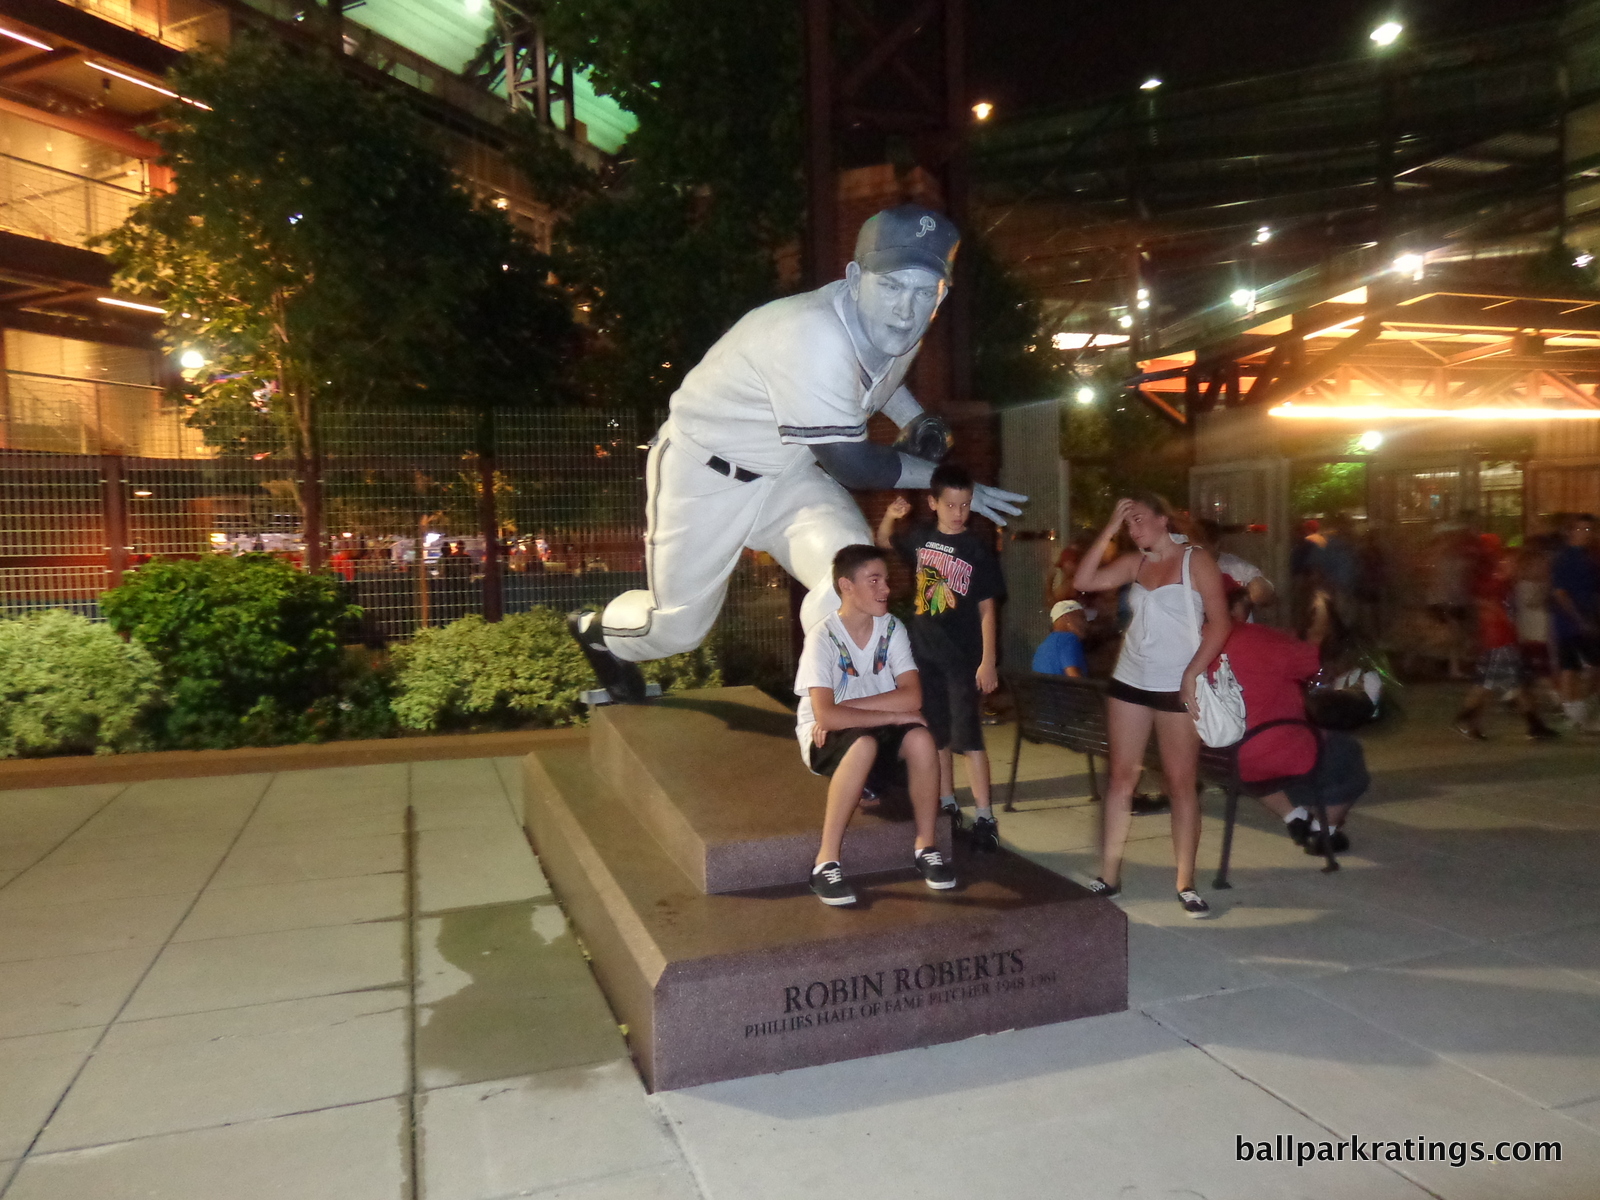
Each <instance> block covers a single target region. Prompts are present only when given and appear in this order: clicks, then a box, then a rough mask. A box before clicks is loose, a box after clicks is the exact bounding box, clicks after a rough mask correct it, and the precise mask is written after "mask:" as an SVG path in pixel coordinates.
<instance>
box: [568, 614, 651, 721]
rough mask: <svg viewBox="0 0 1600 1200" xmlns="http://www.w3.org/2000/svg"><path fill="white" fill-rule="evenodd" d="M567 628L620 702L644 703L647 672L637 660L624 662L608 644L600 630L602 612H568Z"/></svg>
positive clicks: (608, 689) (596, 672) (612, 694)
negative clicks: (640, 667)
mask: <svg viewBox="0 0 1600 1200" xmlns="http://www.w3.org/2000/svg"><path fill="white" fill-rule="evenodd" d="M567 631H568V632H569V633H571V634H572V640H573V641H575V642H577V643H578V645H579V647H581V648H582V650H583V656H584V658H586V659H588V660H589V669H590V670H591V671H593V672H594V677H595V679H596V680H597V681H598V682H599V684H600V686H601V687H603V688H605V690H606V693H607V694H608V695H609V696H610V697H611V700H612V702H613V703H616V704H643V703H644V701H645V682H644V675H643V673H642V672H640V670H639V665H638V664H637V663H631V662H624V661H623V660H622V659H620V658H618V657H617V656H616V655H615V654H613V653H611V651H610V649H609V648H608V647H607V646H606V639H605V634H604V633H602V632H601V630H600V614H599V613H597V612H589V611H588V610H586V609H579V610H577V611H576V612H570V613H568V614H567Z"/></svg>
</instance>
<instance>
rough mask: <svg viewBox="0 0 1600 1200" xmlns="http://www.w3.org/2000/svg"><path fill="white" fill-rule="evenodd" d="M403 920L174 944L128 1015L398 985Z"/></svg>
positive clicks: (402, 957)
mask: <svg viewBox="0 0 1600 1200" xmlns="http://www.w3.org/2000/svg"><path fill="white" fill-rule="evenodd" d="M401 924H402V923H401V922H398V921H387V922H378V923H374V924H371V925H336V926H330V927H327V928H323V929H294V930H287V931H283V932H277V933H256V934H250V935H248V936H244V937H230V938H213V939H211V940H209V941H203V942H174V943H172V944H171V945H169V946H168V947H167V948H166V949H165V950H163V951H162V952H161V957H160V958H159V959H157V960H156V964H155V966H154V967H152V968H151V970H150V974H149V976H148V977H147V978H146V979H145V981H144V983H143V984H142V985H141V986H140V988H139V990H138V992H137V993H135V994H134V997H133V999H132V1001H130V1002H129V1004H128V1008H127V1011H126V1012H125V1013H124V1014H123V1019H124V1020H129V1021H135V1020H142V1019H144V1018H147V1017H165V1016H174V1015H177V1014H179V1013H196V1012H205V1011H208V1010H210V1009H216V1008H238V1007H242V1006H244V1005H247V1004H266V1003H269V1002H271V1001H273V1000H298V999H303V998H306V997H310V996H330V995H334V994H336V993H338V992H349V991H355V990H357V989H361V988H390V987H393V988H400V987H402V986H403V984H404V982H405V977H406V975H405V931H404V929H402V928H401ZM56 961H59V960H56Z"/></svg>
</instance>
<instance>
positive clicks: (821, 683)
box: [794, 612, 917, 767]
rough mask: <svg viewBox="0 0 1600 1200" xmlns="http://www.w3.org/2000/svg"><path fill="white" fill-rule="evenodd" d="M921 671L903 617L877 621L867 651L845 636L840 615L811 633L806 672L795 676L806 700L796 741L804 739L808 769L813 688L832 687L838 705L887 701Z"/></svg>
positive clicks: (802, 670)
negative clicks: (904, 679) (901, 680)
mask: <svg viewBox="0 0 1600 1200" xmlns="http://www.w3.org/2000/svg"><path fill="white" fill-rule="evenodd" d="M916 669H917V663H916V660H915V659H914V658H912V657H911V639H910V638H908V637H907V636H906V627H905V624H904V622H902V621H900V620H899V619H898V618H896V617H894V616H891V615H889V614H885V615H883V616H881V617H874V618H873V619H872V636H871V637H869V638H868V639H867V644H866V645H865V646H858V645H856V644H855V641H854V639H852V638H851V637H850V634H849V633H847V632H846V631H845V627H844V624H843V622H841V621H840V620H839V614H838V613H836V612H831V613H829V614H828V616H827V619H826V620H824V621H823V622H822V623H821V624H820V625H817V626H816V627H815V628H813V629H812V630H811V632H810V633H808V634H806V645H805V649H804V650H802V651H801V652H800V669H799V670H798V671H797V672H796V673H795V677H794V690H795V695H797V696H799V697H800V708H799V711H798V713H797V716H798V717H799V725H798V727H797V728H796V730H795V736H796V737H797V738H799V740H800V758H801V760H802V761H803V762H804V763H805V764H806V766H807V767H809V766H810V765H811V746H812V741H811V739H812V737H813V735H814V734H815V732H816V728H817V718H816V714H815V713H814V712H813V711H812V708H811V689H812V688H814V687H825V688H832V689H833V700H834V703H835V704H837V703H839V702H840V701H843V700H859V699H860V698H862V697H863V696H881V695H883V693H885V692H892V691H894V689H895V679H896V677H898V676H900V675H904V674H905V673H906V672H907V671H915V670H916Z"/></svg>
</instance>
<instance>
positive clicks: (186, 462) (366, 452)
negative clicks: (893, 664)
mask: <svg viewBox="0 0 1600 1200" xmlns="http://www.w3.org/2000/svg"><path fill="white" fill-rule="evenodd" d="M29 386H31V385H30V384H29V383H28V381H26V380H21V379H19V378H18V373H16V372H13V373H11V395H12V397H13V408H12V412H13V413H14V414H16V413H19V406H17V405H16V404H15V401H16V400H17V399H19V398H20V395H21V394H22V393H23V392H24V391H25V389H26V388H27V387H29ZM95 386H97V387H99V388H100V389H106V388H107V387H108V385H105V384H98V385H95ZM80 399H81V398H80ZM75 411H82V405H81V404H80V405H78V406H77V408H76V409H75ZM60 424H61V425H65V424H67V423H66V422H62V423H60ZM158 424H159V425H161V426H162V427H164V426H165V424H166V423H165V422H159V423H158ZM172 425H173V432H174V434H176V435H177V436H163V437H161V438H152V437H149V436H146V437H143V438H138V439H115V438H104V439H102V438H101V437H100V436H99V432H98V427H97V428H86V427H85V426H84V425H83V424H82V423H80V424H79V425H78V426H77V427H75V428H74V431H73V434H72V438H73V439H75V440H76V443H77V446H78V447H85V446H87V447H92V448H96V449H102V450H103V449H105V448H120V447H121V446H122V445H124V444H132V445H136V446H138V447H139V448H146V447H148V448H149V449H157V448H161V449H165V450H167V454H166V455H161V454H150V453H144V454H137V453H123V454H116V453H104V452H102V453H78V454H73V453H51V452H49V451H46V450H34V451H21V450H0V545H3V547H4V550H3V552H0V610H3V611H4V612H5V613H7V614H16V613H18V612H24V611H28V610H30V609H35V608H40V607H63V608H70V609H73V610H74V611H78V612H83V613H86V614H87V615H89V616H91V617H96V616H98V606H97V602H96V598H97V596H98V594H99V593H100V592H101V591H103V590H104V589H105V588H106V587H108V586H110V585H111V584H112V582H113V580H114V579H115V578H116V577H117V573H118V572H119V571H120V570H121V569H123V568H128V569H137V567H138V565H139V564H140V563H142V562H145V561H148V559H149V558H151V557H153V556H157V555H163V556H178V557H195V556H199V555H202V554H242V553H251V552H263V553H272V554H279V555H284V556H286V557H290V558H292V559H294V560H295V561H303V558H304V554H305V543H304V540H303V536H302V535H303V530H302V523H301V516H300V511H301V510H300V492H301V489H302V487H303V486H304V480H303V478H302V476H301V473H300V471H299V469H298V463H297V461H296V459H295V457H294V455H293V454H292V452H290V451H289V450H288V449H287V447H286V446H284V445H282V444H281V443H279V444H277V447H276V448H271V447H272V446H273V445H274V443H273V441H272V439H271V438H270V437H268V438H263V437H260V436H256V437H253V438H252V439H251V440H250V442H249V446H250V451H249V452H242V451H241V452H239V453H231V452H228V451H226V450H225V451H223V452H221V453H218V452H216V451H214V450H205V449H201V448H200V447H199V446H198V439H197V438H196V437H195V435H194V431H193V430H190V429H188V428H187V427H183V428H182V429H181V433H180V432H179V423H178V422H176V421H174V422H172ZM655 425H656V418H655V417H654V416H652V415H650V414H642V415H641V414H638V413H634V412H604V411H593V410H551V411H538V412H513V413H500V414H496V415H495V416H494V417H493V418H492V419H490V420H489V421H488V422H481V421H480V418H478V417H477V416H475V415H473V414H466V413H459V412H452V411H446V410H440V409H428V408H415V409H405V410H393V411H377V412H374V411H364V412H343V413H337V414H332V415H330V416H329V417H328V419H326V420H325V421H323V422H322V425H321V439H322V469H321V476H320V477H321V480H322V488H323V511H324V522H323V524H324V531H325V536H326V538H327V541H328V545H329V547H330V552H329V554H328V566H329V568H330V569H331V570H333V571H334V572H336V573H337V574H338V575H339V576H340V577H341V578H343V579H344V580H345V581H346V586H347V588H348V589H349V593H350V597H351V599H352V601H353V602H355V603H357V604H359V605H360V606H361V607H362V609H363V610H364V612H365V614H366V616H365V619H364V627H363V636H364V638H365V639H366V640H367V641H368V642H369V643H371V644H373V645H380V644H388V643H394V642H399V641H404V640H406V639H409V638H411V637H412V636H414V635H415V633H416V631H417V630H418V629H420V628H422V627H424V626H438V625H442V624H446V623H448V622H449V621H452V620H455V619H457V618H459V617H463V616H466V615H468V614H471V613H477V614H482V613H483V612H484V610H485V604H484V600H485V577H486V575H487V571H486V569H485V563H484V560H485V551H486V546H485V536H484V523H483V519H482V518H483V515H484V514H483V506H482V498H483V491H484V488H485V486H486V485H487V486H488V487H490V488H491V489H492V492H493V496H494V514H495V525H496V527H497V529H498V532H499V536H500V549H501V555H502V560H501V569H500V596H501V607H502V611H504V612H505V613H507V614H511V613H519V612H526V611H527V610H528V609H530V608H533V607H535V606H539V605H543V606H548V607H551V608H556V609H560V610H569V609H572V608H577V607H581V606H583V605H587V604H596V605H598V604H604V603H605V602H606V601H607V600H609V599H610V598H611V597H613V596H615V595H617V594H618V593H620V592H623V591H626V590H628V589H630V588H636V587H643V586H644V583H645V573H644V562H643V557H644V541H643V539H644V524H643V514H644V462H645V453H646V449H647V443H648V441H649V438H650V437H651V435H652V434H653V432H654V428H655ZM59 427H60V425H58V428H59ZM62 436H63V437H65V436H66V435H65V434H63V435H62ZM218 440H221V439H218ZM106 443H110V446H109V447H107V445H106ZM35 444H38V443H37V442H36V443H35ZM263 446H266V447H268V448H266V449H262V448H261V447H263ZM65 448H66V447H65V446H63V449H65ZM486 450H487V451H489V452H490V453H489V454H485V453H483V452H484V451H486ZM792 621H793V618H792V615H791V611H790V601H789V586H788V576H787V575H786V574H785V573H784V571H783V570H782V569H781V568H780V567H778V566H777V565H776V564H775V563H774V562H772V561H771V560H770V559H768V558H766V557H765V556H761V555H756V554H754V553H747V554H746V556H745V559H744V561H743V562H741V564H740V566H739V568H738V570H737V571H736V572H735V574H734V577H733V580H732V583H731V585H730V588H729V594H728V600H727V603H726V605H725V606H724V610H723V616H722V620H721V621H720V622H719V624H718V626H717V628H716V630H715V631H714V633H713V635H712V636H713V640H714V644H715V645H716V647H717V649H718V652H719V655H720V657H721V658H722V660H723V662H724V664H725V667H726V672H725V673H726V675H727V677H728V679H729V681H730V682H756V683H761V684H764V685H766V686H769V687H783V686H785V685H786V684H787V682H788V680H789V679H792V676H793V669H794V655H793V644H792V637H793V633H792V630H793V624H792Z"/></svg>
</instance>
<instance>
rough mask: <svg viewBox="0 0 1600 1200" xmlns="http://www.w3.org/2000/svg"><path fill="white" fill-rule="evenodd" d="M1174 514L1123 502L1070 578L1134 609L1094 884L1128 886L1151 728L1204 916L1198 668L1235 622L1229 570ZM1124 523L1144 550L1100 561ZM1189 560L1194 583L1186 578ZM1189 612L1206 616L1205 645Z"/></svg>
mask: <svg viewBox="0 0 1600 1200" xmlns="http://www.w3.org/2000/svg"><path fill="white" fill-rule="evenodd" d="M1173 515H1174V514H1173V511H1172V508H1171V506H1170V505H1168V504H1167V502H1166V501H1165V500H1164V499H1162V498H1161V497H1160V496H1157V495H1154V494H1151V493H1146V494H1141V495H1138V496H1136V497H1135V498H1133V499H1129V500H1119V501H1118V502H1117V507H1116V510H1115V511H1114V512H1113V513H1112V514H1111V520H1110V521H1109V522H1108V523H1107V524H1106V527H1105V528H1104V529H1103V530H1101V531H1100V537H1099V539H1098V540H1097V541H1096V542H1095V544H1094V546H1093V547H1091V548H1090V549H1089V551H1088V552H1087V553H1085V554H1084V556H1083V558H1082V559H1081V561H1080V564H1079V567H1078V572H1077V575H1076V576H1075V577H1074V579H1073V583H1074V584H1075V586H1076V587H1077V588H1078V590H1079V591H1084V592H1103V591H1110V590H1113V589H1116V588H1120V587H1122V586H1123V585H1125V584H1126V585H1129V591H1128V600H1129V604H1130V607H1131V608H1132V609H1133V621H1132V623H1131V624H1130V625H1129V626H1128V632H1127V633H1126V634H1125V635H1124V637H1123V641H1122V653H1121V655H1120V656H1119V657H1118V658H1117V666H1116V669H1115V670H1114V671H1113V672H1112V674H1111V686H1110V687H1109V688H1108V689H1107V693H1106V696H1107V698H1106V728H1107V730H1108V732H1109V734H1110V743H1111V756H1110V757H1111V772H1110V773H1111V779H1110V782H1109V784H1108V786H1107V788H1106V793H1105V821H1104V825H1103V832H1102V842H1101V847H1100V876H1099V878H1097V879H1096V880H1095V881H1094V882H1093V883H1092V884H1090V885H1089V890H1090V891H1092V892H1095V893H1096V894H1098V895H1103V896H1114V895H1116V894H1117V893H1118V892H1119V891H1121V890H1122V889H1121V886H1120V883H1119V879H1120V876H1121V872H1122V848H1123V845H1124V843H1126V841H1127V840H1128V826H1129V824H1130V823H1131V821H1132V819H1133V811H1132V801H1133V790H1134V788H1135V787H1136V786H1138V783H1139V770H1140V766H1141V763H1142V760H1143V759H1144V752H1145V747H1146V746H1147V745H1148V744H1149V742H1150V733H1151V731H1152V730H1154V731H1155V735H1156V742H1157V745H1158V746H1159V748H1160V751H1161V769H1162V773H1163V774H1164V775H1165V776H1166V780H1167V794H1168V795H1169V796H1171V798H1172V847H1173V853H1174V856H1175V857H1176V859H1177V865H1178V878H1177V885H1178V901H1179V903H1180V904H1182V905H1183V907H1184V911H1186V912H1187V913H1188V914H1189V915H1190V916H1191V917H1204V916H1207V915H1209V914H1210V911H1211V909H1210V907H1209V906H1208V905H1207V904H1206V902H1205V901H1204V900H1203V899H1201V897H1200V894H1199V893H1198V892H1197V891H1195V887H1194V883H1195V875H1194V871H1195V856H1196V854H1197V853H1198V851H1199V848H1200V801H1199V797H1198V794H1197V792H1196V790H1195V769H1196V765H1197V763H1198V761H1199V756H1200V734H1199V732H1198V731H1197V730H1196V729H1195V699H1194V690H1195V680H1196V679H1197V678H1198V677H1199V676H1200V673H1201V672H1202V671H1205V670H1206V669H1208V668H1209V667H1210V665H1211V663H1212V662H1213V661H1214V660H1215V659H1216V657H1217V655H1218V654H1220V653H1221V652H1222V646H1223V643H1224V642H1226V641H1227V640H1228V632H1229V630H1230V629H1231V627H1232V626H1231V623H1230V621H1229V619H1228V606H1227V602H1226V600H1225V599H1224V595H1223V587H1222V573H1221V572H1220V571H1219V570H1218V569H1217V564H1216V562H1215V560H1214V559H1212V557H1211V556H1210V555H1209V554H1208V553H1206V551H1204V550H1201V549H1197V548H1195V547H1193V546H1189V545H1187V544H1186V543H1187V541H1188V539H1187V538H1185V537H1184V536H1183V535H1182V534H1178V533H1174V532H1173V530H1172V527H1171V523H1172V519H1173ZM1124 525H1126V526H1127V530H1128V536H1129V538H1130V539H1132V541H1133V544H1134V545H1135V546H1136V547H1137V548H1138V549H1137V552H1135V553H1132V554H1124V555H1122V556H1120V557H1119V558H1117V559H1115V560H1113V561H1112V562H1110V563H1108V564H1107V565H1105V566H1101V565H1100V563H1101V560H1102V559H1103V557H1104V554H1105V550H1106V547H1107V546H1109V545H1110V544H1111V541H1112V539H1113V538H1115V537H1116V536H1117V531H1118V530H1119V529H1121V528H1122V527H1123V526H1124ZM1185 557H1187V558H1188V560H1189V577H1190V581H1191V583H1192V584H1193V586H1192V587H1185V586H1184V583H1183V564H1184V559H1185ZM1191 609H1192V610H1193V613H1194V615H1195V616H1196V617H1198V618H1199V620H1200V622H1201V631H1200V644H1199V645H1198V646H1197V645H1196V644H1195V638H1194V621H1193V620H1192V619H1191V616H1190V611H1189V610H1191Z"/></svg>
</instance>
